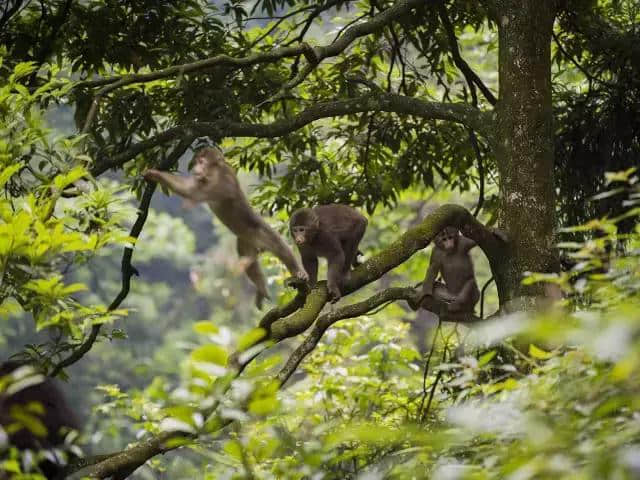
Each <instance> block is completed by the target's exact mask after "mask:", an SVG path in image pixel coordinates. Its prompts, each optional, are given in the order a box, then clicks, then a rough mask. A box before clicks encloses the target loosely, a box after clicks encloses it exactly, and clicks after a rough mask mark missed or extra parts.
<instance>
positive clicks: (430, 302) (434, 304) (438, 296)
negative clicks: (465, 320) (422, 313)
mask: <svg viewBox="0 0 640 480" xmlns="http://www.w3.org/2000/svg"><path fill="white" fill-rule="evenodd" d="M455 298H456V296H455V295H454V294H453V293H451V292H449V290H447V287H446V286H445V284H444V283H442V282H434V284H433V293H432V294H431V295H427V296H426V297H424V299H423V300H422V302H421V303H420V308H423V309H425V310H428V311H430V312H433V313H435V314H436V315H438V313H439V312H441V311H442V310H448V308H449V305H450V304H451V302H453V301H454V300H455Z"/></svg>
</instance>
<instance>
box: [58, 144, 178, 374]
mask: <svg viewBox="0 0 640 480" xmlns="http://www.w3.org/2000/svg"><path fill="white" fill-rule="evenodd" d="M190 145H191V139H189V140H183V141H182V142H180V143H179V144H178V146H176V148H175V149H174V150H173V151H172V152H171V154H170V155H169V156H167V157H166V158H165V159H164V161H163V162H161V164H160V167H159V168H160V169H163V170H166V169H168V168H169V167H171V166H172V165H173V164H174V163H176V162H177V161H178V159H179V158H180V157H181V156H182V154H183V153H184V152H185V151H186V150H187V148H189V146H190ZM156 186H157V183H155V182H148V183H147V186H146V188H145V190H144V193H143V194H142V199H141V200H140V207H139V208H138V218H137V219H136V221H135V223H134V224H133V227H131V232H130V233H129V236H130V237H133V238H135V239H136V240H137V239H138V236H139V235H140V233H141V232H142V228H143V227H144V224H145V222H146V221H147V215H148V213H149V207H150V205H151V198H152V197H153V193H154V192H155V189H156ZM133 248H134V247H125V248H124V253H123V254H122V263H121V265H122V266H121V272H122V287H121V289H120V292H118V295H116V297H115V298H114V299H113V301H112V302H111V304H110V305H109V311H112V310H115V309H116V308H118V307H119V306H120V304H121V303H122V302H123V301H124V299H125V298H127V295H129V289H130V288H131V277H133V276H134V275H138V271H137V270H136V269H135V267H134V266H133V265H132V264H131V259H132V257H133ZM101 327H102V325H101V324H96V325H93V326H92V327H91V332H90V333H89V336H88V337H87V338H86V339H85V340H84V341H83V342H82V343H81V344H80V345H78V346H77V347H76V348H75V349H74V350H73V351H72V352H71V353H70V354H69V356H68V357H67V358H64V359H62V360H61V361H60V362H59V363H58V364H57V365H56V366H55V367H53V370H52V371H51V373H50V374H49V376H50V377H55V376H56V375H58V373H60V372H61V371H62V369H63V368H66V367H68V366H70V365H73V364H74V363H76V362H77V361H78V360H80V359H81V358H82V357H83V356H84V355H85V354H86V353H87V352H88V351H89V350H91V347H93V344H94V343H95V341H96V339H97V338H98V334H99V333H100V328H101Z"/></svg>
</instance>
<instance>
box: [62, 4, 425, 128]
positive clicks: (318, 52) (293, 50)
mask: <svg viewBox="0 0 640 480" xmlns="http://www.w3.org/2000/svg"><path fill="white" fill-rule="evenodd" d="M423 2H424V0H399V1H398V2H396V3H395V4H394V5H393V6H391V7H389V8H388V9H386V10H384V11H383V12H381V13H380V14H378V15H376V16H374V17H373V18H372V19H371V20H370V21H368V22H363V23H361V24H359V25H355V26H352V27H350V28H349V29H347V30H346V31H345V33H344V35H342V36H341V37H340V38H339V39H338V40H336V41H334V42H333V43H331V44H329V45H325V46H319V47H315V48H311V47H309V45H307V44H306V43H302V44H300V45H297V46H295V47H281V48H276V49H274V50H272V51H270V52H265V53H256V54H253V55H249V56H247V57H242V58H234V57H230V56H228V55H217V56H215V57H211V58H207V59H204V60H199V61H197V62H192V63H186V64H182V65H176V66H173V67H169V68H165V69H162V70H158V71H155V72H150V73H143V74H136V75H125V76H113V77H108V78H103V79H99V80H90V81H84V82H79V83H77V84H76V86H75V88H94V87H102V88H100V90H99V91H98V92H96V94H95V96H94V102H96V106H95V108H94V106H93V105H92V107H91V109H90V111H89V114H88V115H87V118H86V119H85V123H84V127H83V129H82V132H83V133H86V132H87V131H88V130H89V129H90V128H91V124H92V123H93V120H94V118H95V115H96V112H97V109H98V105H97V103H99V102H100V100H101V99H102V98H103V97H104V96H105V95H107V94H108V93H110V92H112V91H114V90H116V89H118V88H121V87H124V86H126V85H130V84H132V83H144V82H150V81H153V80H159V79H161V78H167V77H172V76H175V75H184V74H186V73H190V72H194V71H198V70H202V69H206V68H211V67H213V66H220V65H222V66H230V67H236V68H246V67H250V66H253V65H256V64H259V63H274V62H277V61H278V60H280V59H282V58H286V57H296V56H299V55H305V57H307V59H308V60H309V59H311V61H308V64H307V65H306V66H305V68H304V69H303V70H302V71H301V72H300V73H298V75H296V76H295V77H294V78H293V79H292V80H291V81H289V82H287V83H286V84H285V85H283V87H282V89H281V90H280V92H279V93H278V94H276V95H275V97H274V98H273V99H271V100H270V101H276V100H279V99H280V96H281V95H284V94H286V92H287V91H288V90H290V89H292V88H293V87H295V86H296V85H298V84H299V83H301V82H302V81H303V80H304V79H305V78H306V76H307V75H308V74H309V73H310V72H311V71H312V70H313V69H314V68H315V66H316V65H317V64H318V63H320V62H321V61H322V60H324V59H326V58H329V57H334V56H336V55H339V54H340V53H341V52H342V51H344V50H345V49H346V48H347V47H348V46H349V45H350V44H351V43H352V42H353V41H354V40H355V39H356V38H359V37H362V36H365V35H369V34H371V33H373V32H376V31H378V30H380V29H381V28H382V27H384V26H386V25H387V24H389V23H391V22H392V21H394V20H397V18H398V17H400V16H402V15H405V14H407V13H409V12H410V11H411V9H412V8H414V7H417V6H420V5H421V4H422V3H423Z"/></svg>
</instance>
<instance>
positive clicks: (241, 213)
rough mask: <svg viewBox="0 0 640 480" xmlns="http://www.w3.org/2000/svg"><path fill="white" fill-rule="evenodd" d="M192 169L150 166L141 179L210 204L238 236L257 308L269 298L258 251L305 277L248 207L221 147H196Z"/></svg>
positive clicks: (289, 253)
mask: <svg viewBox="0 0 640 480" xmlns="http://www.w3.org/2000/svg"><path fill="white" fill-rule="evenodd" d="M191 171H192V175H191V176H187V177H182V176H178V175H173V174H171V173H168V172H162V171H160V170H154V169H149V170H147V171H146V172H144V178H145V179H146V180H149V181H155V182H159V183H161V184H162V185H164V186H166V187H167V188H169V189H170V190H172V191H173V192H175V193H177V194H178V195H180V196H182V197H184V198H186V199H188V200H190V201H192V202H195V203H198V202H206V203H208V204H209V207H211V210H212V211H213V213H214V214H215V215H216V216H217V217H218V219H219V220H220V221H221V222H222V223H223V224H225V225H226V226H227V227H228V228H229V230H231V231H232V232H233V233H234V234H235V235H236V237H237V250H238V255H240V257H241V261H242V262H243V263H245V264H246V265H247V266H246V269H245V272H246V274H247V276H248V277H249V279H250V280H251V281H252V282H253V284H254V285H255V286H256V288H257V293H256V306H257V307H258V308H262V301H263V299H265V298H269V294H268V293H267V284H266V281H265V278H264V275H263V273H262V270H261V269H260V264H259V263H258V254H259V253H260V252H261V251H263V250H268V251H270V252H271V253H273V254H274V255H275V256H276V257H278V258H279V259H280V260H281V261H282V263H284V264H285V266H286V267H287V269H289V272H291V274H292V275H293V276H295V277H298V278H299V279H301V280H303V281H306V280H307V279H308V276H307V274H306V273H305V271H304V270H303V269H302V267H300V265H299V264H298V261H297V260H296V258H295V256H294V255H293V252H292V251H291V249H290V248H289V247H288V246H287V244H286V243H285V242H284V240H282V238H281V237H280V235H278V234H277V233H276V232H275V231H274V230H273V229H272V228H271V227H270V226H269V225H268V224H267V222H265V221H264V219H263V218H262V217H261V216H260V215H258V214H257V213H256V212H255V211H254V210H253V209H252V208H251V205H249V201H248V200H247V197H245V195H244V193H243V192H242V189H241V188H240V184H239V183H238V178H237V177H236V173H235V171H234V170H233V168H231V167H230V166H229V164H227V162H226V161H225V158H224V155H223V154H222V152H221V151H220V150H218V149H216V148H211V147H206V148H202V149H200V150H198V151H197V152H196V153H195V155H194V165H193V167H192V169H191Z"/></svg>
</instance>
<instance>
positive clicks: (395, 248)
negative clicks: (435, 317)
mask: <svg viewBox="0 0 640 480" xmlns="http://www.w3.org/2000/svg"><path fill="white" fill-rule="evenodd" d="M447 225H452V226H456V227H458V228H460V229H461V230H462V229H464V231H465V235H467V236H468V237H469V238H472V239H473V240H475V241H476V242H477V243H478V245H479V246H480V248H482V249H483V250H484V251H485V253H486V254H487V256H488V257H489V262H490V263H492V262H495V261H496V259H497V258H499V256H500V251H501V249H502V248H503V246H504V243H503V240H502V239H500V238H499V237H497V236H496V235H494V234H493V233H492V232H491V230H489V229H487V228H486V227H485V226H484V225H482V224H481V223H479V222H478V221H477V220H476V219H475V218H473V216H472V215H471V214H470V213H469V212H468V211H467V210H466V209H464V208H463V207H460V206H458V205H444V206H442V207H440V208H438V209H437V210H436V211H435V212H433V213H432V214H431V215H429V216H428V217H427V218H425V219H424V220H423V221H422V223H420V224H419V225H417V226H416V227H414V228H412V229H410V230H409V231H407V232H406V233H405V234H403V235H402V236H401V237H400V238H399V239H398V240H396V241H395V242H394V243H392V244H391V245H390V246H389V247H387V248H386V249H384V250H383V251H382V252H380V253H379V254H378V255H376V256H374V257H373V258H371V259H369V260H368V261H366V262H365V263H364V264H362V265H360V266H359V267H358V268H356V269H355V270H354V271H353V272H352V275H351V278H350V279H349V281H348V282H346V284H345V286H344V289H343V293H344V294H345V295H347V294H349V293H351V292H353V291H355V290H357V289H359V288H361V287H363V286H364V285H366V284H368V283H371V282H373V281H374V280H377V279H378V278H380V277H381V276H382V275H384V274H385V273H386V272H387V271H389V270H391V269H392V268H394V267H395V266H397V265H399V264H400V263H402V262H404V261H406V260H407V259H408V258H410V257H411V256H412V255H413V254H414V253H415V252H416V251H418V250H420V249H422V248H424V247H425V246H427V244H428V243H429V242H430V241H431V239H433V238H434V237H435V235H436V234H437V233H438V232H439V231H440V230H442V228H444V227H445V226H447ZM303 291H304V289H302V290H299V295H303V293H302V292H303ZM419 295H420V292H419V291H417V290H416V289H414V288H413V287H399V288H398V287H396V288H388V289H386V290H383V291H381V292H378V293H376V294H374V295H372V296H371V297H369V298H368V299H366V300H364V301H361V302H357V303H354V304H351V305H345V306H342V307H339V308H337V309H336V310H334V311H332V312H328V313H326V314H324V315H322V316H321V317H319V318H318V319H317V322H316V324H315V326H314V328H313V329H312V330H311V332H310V333H309V335H308V336H307V338H306V339H305V340H304V341H303V342H302V343H301V344H300V346H299V347H298V348H297V349H296V350H295V351H294V352H293V353H292V354H291V356H290V357H289V359H288V360H287V362H286V364H285V366H284V367H283V368H282V369H281V370H280V372H279V373H278V374H277V375H276V379H277V380H278V381H279V383H280V387H282V386H283V385H284V383H285V382H286V381H287V379H288V378H289V377H290V376H291V375H292V374H293V372H294V371H295V370H296V368H297V367H298V365H299V364H300V362H301V361H302V360H303V359H304V358H305V357H306V356H307V355H308V354H309V353H310V352H311V351H313V349H314V347H315V346H316V345H317V344H318V342H319V341H320V339H321V338H322V335H323V334H324V332H325V331H326V330H327V329H328V328H329V327H330V326H331V325H333V324H334V323H336V322H338V321H340V320H344V319H347V318H355V317H358V316H360V315H364V314H366V313H370V312H371V311H372V310H374V309H376V308H379V307H383V308H384V306H385V305H386V304H388V303H390V302H394V301H398V300H405V301H407V302H408V303H409V304H410V305H411V306H412V308H415V307H416V305H417V302H418V300H419ZM296 298H297V300H296V299H294V300H293V301H292V302H290V303H289V304H288V305H285V306H284V307H282V309H278V308H276V309H273V310H272V311H271V312H269V313H267V315H265V317H264V318H263V319H262V321H261V325H262V324H265V325H266V326H269V325H270V326H271V340H279V339H282V338H286V337H285V334H287V335H286V336H293V334H295V332H296V331H297V332H298V333H299V332H302V331H303V330H305V329H306V328H307V327H308V326H310V325H311V324H312V323H313V322H314V321H315V320H316V318H317V317H318V314H319V313H320V310H321V309H322V307H323V306H324V305H325V303H326V301H327V298H328V297H327V289H326V282H320V283H319V284H318V286H317V287H316V288H315V289H314V290H313V291H312V292H311V293H310V294H309V295H308V296H306V301H305V303H304V305H303V306H302V308H301V309H300V310H297V311H296V312H295V313H293V314H292V315H289V316H288V317H286V318H280V315H281V314H283V313H286V311H289V310H290V309H291V308H292V306H293V305H299V301H300V299H299V298H298V297H296ZM272 312H273V313H272ZM274 319H277V320H274ZM272 320H274V321H273V322H272ZM474 320H477V319H476V318H475V317H472V316H469V315H458V316H448V315H443V316H442V317H441V321H474ZM245 366H246V365H239V364H236V365H235V367H236V375H235V376H236V377H237V375H238V374H239V372H241V371H242V369H243V368H244V367H245ZM228 385H229V386H230V385H231V384H230V383H229V384H228ZM217 405H219V402H218V401H216V402H215V403H214V407H212V408H211V409H209V410H207V411H206V412H205V413H206V415H205V417H206V418H208V419H209V418H210V416H212V415H215V407H216V406H217ZM214 418H217V419H219V418H218V417H214ZM231 421H232V420H230V419H225V420H221V421H220V422H219V423H217V425H218V426H219V427H220V428H222V427H224V426H226V425H228V424H229V423H231ZM207 422H208V421H207ZM209 433H210V432H209ZM196 437H197V435H196V434H187V433H180V432H166V433H162V434H159V435H157V436H154V437H152V438H150V439H148V440H145V441H143V442H141V443H140V444H138V445H135V446H133V447H130V448H128V449H126V450H124V451H122V452H116V453H113V454H110V455H101V456H99V457H95V458H93V459H87V460H81V461H79V462H77V463H74V464H73V465H71V466H70V467H69V470H68V473H75V472H78V471H80V470H81V469H83V470H84V471H82V474H83V475H85V476H91V477H92V478H106V477H109V476H113V478H114V479H123V478H126V476H127V475H129V474H131V473H132V472H133V471H134V470H135V469H137V468H138V467H140V466H141V465H143V464H144V463H145V462H146V461H147V460H149V459H151V458H152V457H154V456H156V455H158V454H161V453H165V452H168V451H170V450H172V449H175V448H178V447H179V446H182V445H184V444H185V442H189V441H192V440H194V439H196Z"/></svg>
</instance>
